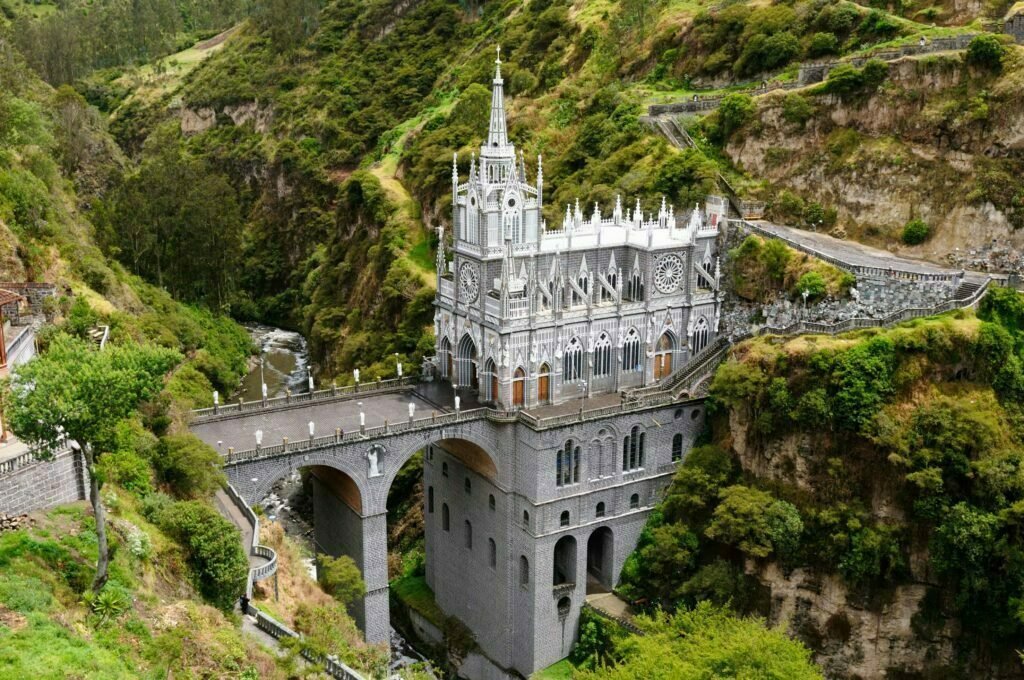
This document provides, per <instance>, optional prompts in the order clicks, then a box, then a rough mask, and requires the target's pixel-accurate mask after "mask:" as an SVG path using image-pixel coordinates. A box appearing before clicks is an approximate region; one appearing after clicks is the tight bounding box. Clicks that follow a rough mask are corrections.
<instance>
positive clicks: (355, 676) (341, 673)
mask: <svg viewBox="0 0 1024 680" xmlns="http://www.w3.org/2000/svg"><path fill="white" fill-rule="evenodd" d="M250 609H251V610H252V611H251V613H252V615H253V616H255V617H256V627H257V628H259V629H260V630H262V631H263V632H264V633H266V634H267V635H269V636H271V637H272V638H274V639H275V640H280V639H281V638H283V637H291V638H301V637H302V635H301V634H299V633H296V632H295V631H294V630H292V629H291V628H289V627H288V626H286V625H284V624H283V623H281V622H279V621H277V620H275V619H274V618H273V617H271V616H268V615H267V614H265V613H263V611H262V610H260V609H258V608H256V607H252V606H250ZM302 656H303V658H304V659H306V660H307V661H309V662H310V663H314V664H317V665H321V666H323V667H324V670H325V671H327V673H328V674H329V675H330V676H331V677H332V678H340V679H341V680H366V679H365V678H364V677H363V675H362V674H360V673H359V672H358V671H356V670H354V669H352V668H349V667H348V666H346V665H345V664H343V663H342V662H340V661H338V660H336V659H332V658H330V657H322V656H317V655H315V654H313V653H311V652H309V651H308V650H302Z"/></svg>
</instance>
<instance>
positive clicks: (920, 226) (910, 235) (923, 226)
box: [900, 217, 931, 246]
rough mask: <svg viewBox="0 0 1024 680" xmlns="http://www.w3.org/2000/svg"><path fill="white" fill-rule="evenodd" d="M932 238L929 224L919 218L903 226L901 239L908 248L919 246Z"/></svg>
mask: <svg viewBox="0 0 1024 680" xmlns="http://www.w3.org/2000/svg"><path fill="white" fill-rule="evenodd" d="M929 236H931V228H930V227H929V226H928V223H927V222H925V221H924V220H922V219H921V218H919V217H917V218H914V219H912V220H910V221H909V222H907V223H906V224H905V225H903V233H902V235H901V236H900V238H901V239H902V240H903V242H904V243H906V244H907V245H908V246H917V245H920V244H922V243H924V242H925V241H927V240H928V237H929Z"/></svg>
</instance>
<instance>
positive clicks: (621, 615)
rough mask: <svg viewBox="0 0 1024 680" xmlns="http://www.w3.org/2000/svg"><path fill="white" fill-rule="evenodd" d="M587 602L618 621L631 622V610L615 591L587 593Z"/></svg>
mask: <svg viewBox="0 0 1024 680" xmlns="http://www.w3.org/2000/svg"><path fill="white" fill-rule="evenodd" d="M587 604H589V605H590V606H591V607H593V608H594V609H596V610H598V611H600V612H601V613H603V614H607V615H608V616H610V617H612V618H613V619H616V620H619V621H626V622H628V623H632V622H633V610H632V609H630V607H629V604H627V603H626V601H625V600H623V599H622V598H620V597H619V596H618V595H616V594H615V593H594V594H592V595H587Z"/></svg>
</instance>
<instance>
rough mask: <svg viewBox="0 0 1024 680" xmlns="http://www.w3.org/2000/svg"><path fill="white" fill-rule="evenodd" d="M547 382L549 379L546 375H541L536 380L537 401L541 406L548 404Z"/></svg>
mask: <svg viewBox="0 0 1024 680" xmlns="http://www.w3.org/2000/svg"><path fill="white" fill-rule="evenodd" d="M549 380H550V378H549V377H548V376H547V375H542V376H540V378H538V379H537V401H539V402H540V403H542V404H546V403H548V398H549V396H550V391H549V387H548V386H549V385H550V382H549Z"/></svg>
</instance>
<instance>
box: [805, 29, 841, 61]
mask: <svg viewBox="0 0 1024 680" xmlns="http://www.w3.org/2000/svg"><path fill="white" fill-rule="evenodd" d="M838 50H839V39H838V38H836V36H835V33H815V34H814V35H812V36H811V40H810V42H809V43H808V44H807V56H808V57H812V58H813V57H822V56H825V55H826V54H835V53H836V52H837V51H838Z"/></svg>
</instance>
